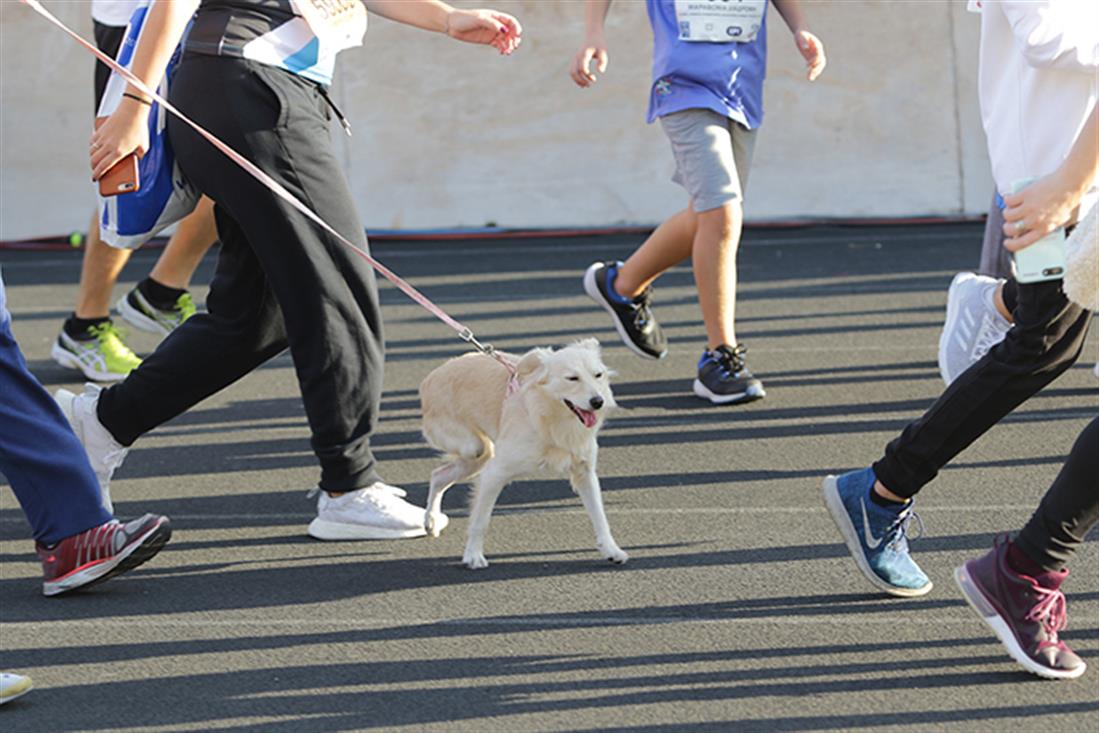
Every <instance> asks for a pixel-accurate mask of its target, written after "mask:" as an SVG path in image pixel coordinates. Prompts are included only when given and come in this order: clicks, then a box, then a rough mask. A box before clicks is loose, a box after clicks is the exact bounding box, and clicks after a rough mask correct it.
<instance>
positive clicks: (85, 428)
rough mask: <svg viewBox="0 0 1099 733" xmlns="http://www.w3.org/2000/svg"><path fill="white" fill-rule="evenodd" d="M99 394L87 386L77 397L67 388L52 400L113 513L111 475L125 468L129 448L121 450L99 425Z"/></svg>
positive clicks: (93, 386) (97, 388)
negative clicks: (75, 440)
mask: <svg viewBox="0 0 1099 733" xmlns="http://www.w3.org/2000/svg"><path fill="white" fill-rule="evenodd" d="M99 391H100V388H99V386H98V385H95V384H86V385H84V394H81V395H76V394H73V393H72V392H70V391H69V390H67V389H59V390H57V391H56V392H55V393H54V395H53V398H54V399H55V400H57V404H58V405H59V406H60V407H61V412H63V413H64V414H65V417H66V418H68V421H69V424H70V425H72V429H73V432H74V433H76V437H77V438H79V439H80V442H81V443H82V444H83V445H84V452H85V453H87V454H88V462H89V463H91V464H92V470H94V471H95V477H96V478H97V479H98V480H99V490H100V492H101V493H102V495H103V507H104V508H105V509H106V510H107V511H108V512H110V513H111V514H114V505H113V504H111V476H112V475H113V474H114V472H115V469H117V468H118V467H119V466H121V465H122V461H124V460H125V459H126V454H127V453H129V452H130V449H129V448H124V447H122V444H120V443H119V442H118V441H117V440H115V439H114V436H113V435H111V432H110V431H109V430H107V428H105V427H103V423H101V422H99V417H98V416H97V415H96V413H95V409H96V406H97V405H98V404H99Z"/></svg>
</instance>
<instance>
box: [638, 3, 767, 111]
mask: <svg viewBox="0 0 1099 733" xmlns="http://www.w3.org/2000/svg"><path fill="white" fill-rule="evenodd" d="M646 3H647V5H648V10H649V22H650V23H651V24H652V28H653V85H652V89H651V90H650V92H649V122H652V121H653V120H655V119H656V118H658V117H662V116H664V115H667V114H671V113H672V112H680V111H682V110H685V109H698V108H702V109H712V110H713V111H715V112H717V113H718V114H720V115H724V116H725V117H728V118H730V119H733V120H736V121H737V122H739V123H741V124H742V125H744V126H745V127H747V128H749V129H752V130H754V129H755V128H757V127H759V125H760V124H761V123H762V122H763V77H764V76H765V75H766V72H767V12H766V9H765V10H764V13H763V19H762V24H761V27H760V29H759V34H758V35H757V36H756V38H755V40H753V41H749V42H747V43H738V42H736V41H729V42H725V43H716V42H691V41H681V40H679V21H678V19H677V18H676V14H675V0H646Z"/></svg>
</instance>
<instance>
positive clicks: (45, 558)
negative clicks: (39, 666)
mask: <svg viewBox="0 0 1099 733" xmlns="http://www.w3.org/2000/svg"><path fill="white" fill-rule="evenodd" d="M0 394H2V395H3V396H4V398H3V399H0V472H3V474H4V476H6V477H7V479H8V481H9V482H10V483H11V488H12V491H14V492H15V498H16V499H17V500H18V501H19V505H20V506H21V507H22V508H23V513H24V514H25V515H26V517H27V521H28V522H29V523H30V525H31V533H32V536H33V537H34V541H35V551H36V552H37V554H38V559H39V560H40V561H41V563H42V571H43V580H42V593H43V594H45V595H47V596H55V595H61V594H63V593H68V592H70V591H74V590H78V589H81V588H88V587H91V586H93V585H96V584H98V583H102V582H103V581H105V580H108V579H110V578H113V577H115V576H117V575H119V574H121V573H124V572H127V571H129V570H133V569H134V568H136V567H137V566H139V565H141V564H143V563H145V562H147V561H148V560H150V559H151V558H152V557H153V556H155V555H156V554H157V553H158V552H159V551H160V549H161V548H162V547H164V544H165V543H166V542H168V540H169V539H170V538H171V536H172V529H171V525H170V524H169V522H168V518H167V517H164V516H159V515H155V514H146V515H144V516H142V517H141V518H139V519H135V520H133V521H130V522H120V521H119V520H117V519H115V518H114V516H113V507H112V506H111V503H110V499H109V497H107V496H104V495H103V494H102V493H101V492H100V488H99V483H98V481H97V480H96V477H95V474H94V472H93V471H92V468H91V466H90V465H89V464H88V458H87V456H86V455H85V452H84V448H83V447H82V446H81V443H80V440H79V439H78V438H77V436H76V435H74V434H73V431H72V428H70V427H69V423H68V422H67V421H66V420H65V416H64V415H62V414H61V411H60V410H59V409H58V406H57V404H56V403H55V402H54V401H53V400H52V399H51V398H50V395H49V393H48V392H46V390H45V389H44V388H43V387H42V385H41V384H39V383H38V381H37V380H36V379H35V378H34V377H33V376H32V375H31V373H30V372H29V371H28V370H27V363H26V361H25V360H24V358H23V353H22V352H21V351H20V350H19V344H17V343H16V342H15V336H14V335H13V334H12V330H11V314H10V313H8V309H7V294H6V292H5V289H4V278H3V275H2V274H0ZM7 683H10V684H11V685H16V684H17V681H12V680H5V684H7ZM13 689H17V687H13ZM12 694H15V693H14V692H13V693H12Z"/></svg>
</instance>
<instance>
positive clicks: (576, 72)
mask: <svg viewBox="0 0 1099 733" xmlns="http://www.w3.org/2000/svg"><path fill="white" fill-rule="evenodd" d="M611 1H612V0H587V2H586V3H584V29H585V30H584V42H583V43H582V44H580V50H579V51H577V52H576V56H574V57H573V59H572V65H571V66H570V67H569V76H571V77H572V80H573V81H574V82H576V84H577V86H580V87H590V86H591V85H592V84H594V83H595V80H596V77H595V74H594V73H592V71H591V62H592V61H593V60H594V61H595V68H596V69H597V70H598V71H599V73H600V74H602V73H603V72H605V71H606V70H607V42H606V41H605V40H604V38H603V24H604V22H605V21H606V19H607V11H609V10H610V7H611Z"/></svg>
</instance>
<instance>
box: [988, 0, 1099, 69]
mask: <svg viewBox="0 0 1099 733" xmlns="http://www.w3.org/2000/svg"><path fill="white" fill-rule="evenodd" d="M997 5H998V6H999V7H1001V8H1002V9H1003V13H1004V16H1005V17H1006V18H1007V22H1008V23H1009V24H1010V25H1011V32H1012V35H1014V36H1015V41H1016V43H1017V44H1018V46H1019V48H1020V49H1021V50H1022V52H1023V56H1025V57H1026V60H1027V63H1028V64H1030V65H1031V66H1034V67H1038V68H1047V69H1059V70H1062V71H1083V72H1087V73H1089V74H1094V73H1095V72H1096V71H1097V70H1099V33H1097V32H1096V28H1099V4H1097V3H1094V2H1091V1H1090V0H1088V1H1085V0H1078V1H1075V2H1065V0H1007V1H1005V2H1002V3H997ZM990 9H991V8H986V9H985V12H989V10H990Z"/></svg>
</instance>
